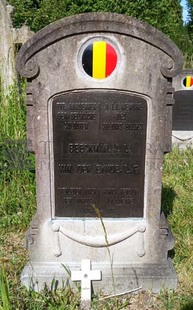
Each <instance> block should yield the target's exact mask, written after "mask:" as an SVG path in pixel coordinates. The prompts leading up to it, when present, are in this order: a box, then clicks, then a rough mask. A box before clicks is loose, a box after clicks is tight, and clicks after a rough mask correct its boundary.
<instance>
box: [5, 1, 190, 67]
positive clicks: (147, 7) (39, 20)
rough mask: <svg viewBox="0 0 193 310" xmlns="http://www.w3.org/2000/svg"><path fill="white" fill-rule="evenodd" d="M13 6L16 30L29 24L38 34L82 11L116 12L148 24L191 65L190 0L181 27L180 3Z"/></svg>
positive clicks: (26, 3) (29, 3) (17, 3)
mask: <svg viewBox="0 0 193 310" xmlns="http://www.w3.org/2000/svg"><path fill="white" fill-rule="evenodd" d="M9 3H10V4H12V5H13V6H14V7H15V11H14V13H13V16H12V18H13V23H14V26H15V27H21V26H22V25H23V24H27V25H29V27H30V28H31V30H33V31H35V32H36V31H38V30H40V29H41V28H43V27H44V26H46V25H48V24H49V23H51V22H53V21H55V20H58V19H60V18H63V17H65V16H70V15H74V14H79V13H84V12H97V11H104V12H116V13H120V14H127V15H130V16H133V17H136V18H138V19H141V20H144V21H146V22H148V23H149V24H150V25H152V26H154V27H156V28H158V29H159V30H161V31H162V32H164V33H165V34H166V35H168V36H169V37H170V38H171V39H172V40H173V41H174V42H175V43H176V44H177V45H178V46H179V48H180V49H181V50H182V51H183V53H184V55H185V58H186V66H191V65H192V54H193V35H192V27H193V0H188V1H187V4H188V11H189V18H190V21H189V23H188V24H187V25H184V24H183V20H182V7H181V5H180V0H122V1H120V0H9Z"/></svg>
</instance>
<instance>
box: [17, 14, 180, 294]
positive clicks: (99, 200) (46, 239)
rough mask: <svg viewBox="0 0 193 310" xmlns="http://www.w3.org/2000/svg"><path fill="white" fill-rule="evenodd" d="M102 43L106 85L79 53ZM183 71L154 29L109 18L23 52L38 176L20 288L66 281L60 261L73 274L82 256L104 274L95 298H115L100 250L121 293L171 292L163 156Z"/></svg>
mask: <svg viewBox="0 0 193 310" xmlns="http://www.w3.org/2000/svg"><path fill="white" fill-rule="evenodd" d="M97 42H102V44H101V45H102V46H104V45H105V46H106V44H107V45H108V44H109V45H110V46H112V47H113V50H115V52H116V56H117V62H116V66H114V67H113V70H112V73H111V74H109V76H107V77H106V78H105V77H104V78H99V77H96V76H95V74H96V73H93V72H92V73H90V71H92V70H93V68H91V67H89V68H88V70H87V69H85V63H84V61H85V59H83V58H84V57H85V54H84V52H85V49H86V48H87V47H88V46H89V49H90V50H89V49H88V50H89V53H90V51H91V49H92V48H93V50H94V49H95V47H96V46H98V45H97ZM95 43H96V45H95ZM103 43H104V44H103ZM92 52H93V51H92ZM95 52H96V50H94V52H93V54H92V57H93V58H92V61H93V59H94V57H95V56H96V55H97V52H98V50H97V52H96V54H94V53H95ZM83 55H84V57H83ZM93 55H94V56H93ZM90 59H91V58H90ZM90 59H89V61H90ZM182 61H183V60H182V56H181V53H180V52H179V50H178V49H177V47H176V46H175V45H174V44H173V43H172V42H171V41H170V40H169V39H168V38H166V37H165V36H164V35H163V34H162V33H161V32H159V31H158V30H156V29H154V28H152V27H150V26H148V25H147V24H144V23H142V22H139V21H137V20H135V19H133V18H131V17H126V16H122V15H117V14H109V13H94V14H90V13H89V14H82V15H77V16H73V17H69V18H65V19H62V20H60V21H58V22H56V23H53V24H51V25H50V26H48V27H46V28H44V29H42V30H41V31H40V32H38V33H37V34H36V35H34V36H33V37H32V38H31V39H30V40H29V41H28V42H26V44H25V45H24V46H23V47H22V48H21V51H20V53H19V55H18V57H17V69H18V71H19V73H20V74H21V75H23V76H25V77H27V79H28V88H27V106H28V115H29V119H28V138H30V142H31V145H30V150H32V151H34V152H35V154H36V175H37V214H36V216H35V218H34V220H33V221H32V223H31V226H30V229H29V231H28V236H27V243H28V249H29V251H30V262H29V264H28V265H27V266H26V267H25V269H24V271H23V274H22V282H23V283H24V284H25V285H26V286H27V287H29V286H32V287H33V288H34V289H36V290H39V289H41V288H42V287H43V283H44V282H47V284H49V283H50V282H51V279H52V278H55V279H56V280H58V281H59V285H61V283H62V280H65V279H67V278H68V275H67V274H66V273H65V270H64V268H63V267H62V264H63V263H64V262H65V264H66V265H67V267H69V268H70V269H71V270H79V269H80V264H81V260H82V259H88V258H89V259H90V260H91V261H92V267H93V269H94V270H101V271H102V281H101V282H100V281H98V282H96V283H95V282H93V285H94V288H95V290H97V289H100V290H104V292H105V293H110V292H111V290H112V287H111V286H110V285H109V282H110V279H112V272H111V267H110V264H111V262H110V260H109V254H108V251H107V249H106V247H107V246H109V250H110V253H111V255H112V257H113V270H114V277H115V284H116V291H117V293H119V292H123V291H126V290H129V289H133V288H135V287H136V286H141V285H142V286H143V288H144V289H152V290H153V291H155V292H157V291H159V290H160V288H161V286H165V287H169V288H175V287H176V283H177V280H176V275H175V272H174V271H173V269H172V267H171V262H170V260H168V250H169V249H171V248H172V247H173V238H172V235H171V233H170V230H169V228H168V225H167V222H166V220H165V218H164V215H162V216H161V217H160V209H161V188H162V182H161V176H162V163H163V154H164V152H167V151H169V150H170V149H171V131H172V105H173V98H172V94H173V88H172V77H173V76H175V75H176V74H177V73H178V72H179V71H180V70H181V68H182ZM98 65H99V66H100V65H101V63H100V62H99V64H98ZM91 69H92V70H91ZM86 70H87V71H86ZM86 72H87V73H86ZM92 74H93V75H92ZM97 74H98V73H97ZM92 76H94V77H92Z"/></svg>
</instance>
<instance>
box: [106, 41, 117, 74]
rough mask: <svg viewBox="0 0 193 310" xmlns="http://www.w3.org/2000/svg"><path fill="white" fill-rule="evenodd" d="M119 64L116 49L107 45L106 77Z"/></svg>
mask: <svg viewBox="0 0 193 310" xmlns="http://www.w3.org/2000/svg"><path fill="white" fill-rule="evenodd" d="M116 64H117V53H116V51H115V50H114V48H113V47H112V46H111V45H110V44H108V43H107V45H106V77H107V76H109V75H110V74H111V73H112V72H113V70H114V69H115V67H116Z"/></svg>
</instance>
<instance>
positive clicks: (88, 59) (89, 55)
mask: <svg viewBox="0 0 193 310" xmlns="http://www.w3.org/2000/svg"><path fill="white" fill-rule="evenodd" d="M92 61H93V45H92V44H90V45H89V46H87V48H86V49H85V50H84V52H83V55H82V66H83V68H84V70H85V72H86V73H87V74H88V75H90V76H92Z"/></svg>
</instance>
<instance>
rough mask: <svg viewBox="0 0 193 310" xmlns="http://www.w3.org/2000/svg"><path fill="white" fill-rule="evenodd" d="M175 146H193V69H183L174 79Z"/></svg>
mask: <svg viewBox="0 0 193 310" xmlns="http://www.w3.org/2000/svg"><path fill="white" fill-rule="evenodd" d="M173 87H174V88H175V93H174V99H175V104H174V108H173V132H172V143H173V146H176V147H178V148H179V149H184V148H192V147H193V70H192V69H183V70H182V72H180V73H179V74H178V75H177V76H176V77H175V78H174V79H173Z"/></svg>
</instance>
